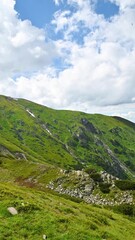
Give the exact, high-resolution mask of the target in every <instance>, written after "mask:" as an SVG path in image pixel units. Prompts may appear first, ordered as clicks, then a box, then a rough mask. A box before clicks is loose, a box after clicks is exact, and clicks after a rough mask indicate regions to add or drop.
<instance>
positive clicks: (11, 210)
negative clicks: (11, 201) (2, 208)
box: [7, 207, 18, 215]
mask: <svg viewBox="0 0 135 240" xmlns="http://www.w3.org/2000/svg"><path fill="white" fill-rule="evenodd" d="M7 210H8V211H9V212H10V213H11V215H17V214H18V212H17V210H16V209H15V208H14V207H9V208H8V209H7Z"/></svg>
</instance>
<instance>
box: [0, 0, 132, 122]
mask: <svg viewBox="0 0 135 240" xmlns="http://www.w3.org/2000/svg"><path fill="white" fill-rule="evenodd" d="M110 1H112V2H116V3H117V4H118V5H119V6H120V13H119V15H117V16H114V17H113V18H111V19H110V20H109V21H108V20H106V19H105V18H104V17H103V16H101V15H97V14H96V13H95V12H94V8H93V6H92V2H93V1H90V0H78V1H77V0H67V4H68V5H67V8H66V9H65V10H64V11H62V10H61V11H59V12H57V13H55V15H54V19H53V21H52V24H53V26H54V31H55V32H56V33H57V34H59V32H61V33H62V34H63V38H61V39H59V40H57V41H55V42H54V41H49V42H46V35H45V32H44V30H41V29H38V28H36V27H34V26H32V24H31V22H30V21H21V20H19V19H18V16H17V13H16V12H15V10H14V1H13V0H2V1H1V3H0V7H1V9H2V11H1V12H0V24H1V29H0V44H1V46H2V47H1V49H0V55H1V58H0V69H2V70H1V71H0V74H1V80H0V92H1V94H6V95H11V96H13V97H23V98H27V99H30V100H33V101H36V102H39V103H42V104H45V105H47V106H50V107H53V108H65V109H76V110H82V111H86V112H101V113H104V114H110V115H119V116H124V117H127V118H128V119H130V120H133V121H135V110H134V109H135V108H134V107H135V105H134V99H135V80H134V76H135V68H134V66H135V57H134V56H135V8H134V4H133V3H134V2H135V1H134V0H132V1H130V0H128V1H127V0H110ZM61 2H62V1H58V0H55V4H57V5H58V4H60V3H61ZM65 6H66V5H65ZM71 6H72V8H73V9H74V11H72V8H71ZM75 34H77V38H76V37H75V36H74V35H75ZM58 36H59V35H58ZM56 49H57V50H56ZM58 54H59V56H61V58H62V62H63V65H64V67H65V68H62V69H61V71H60V72H58V70H57V68H56V66H55V67H54V68H53V67H51V68H48V64H49V63H51V60H52V59H53V57H56V56H58ZM58 68H59V66H58ZM13 75H16V76H17V75H18V77H16V80H15V81H14V80H13Z"/></svg>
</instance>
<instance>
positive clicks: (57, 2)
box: [53, 0, 63, 5]
mask: <svg viewBox="0 0 135 240" xmlns="http://www.w3.org/2000/svg"><path fill="white" fill-rule="evenodd" d="M53 1H54V3H55V4H56V5H60V3H63V0H53Z"/></svg>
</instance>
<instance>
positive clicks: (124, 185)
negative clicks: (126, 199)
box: [115, 180, 135, 191]
mask: <svg viewBox="0 0 135 240" xmlns="http://www.w3.org/2000/svg"><path fill="white" fill-rule="evenodd" d="M115 185H116V187H118V188H119V189H120V190H123V191H126V190H135V182H133V181H129V180H116V181H115Z"/></svg>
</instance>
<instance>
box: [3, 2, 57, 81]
mask: <svg viewBox="0 0 135 240" xmlns="http://www.w3.org/2000/svg"><path fill="white" fill-rule="evenodd" d="M14 5H15V1H13V0H1V2H0V8H1V11H0V26H1V27H0V44H1V48H0V56H1V58H0V69H1V70H0V74H1V79H2V76H3V79H4V78H6V77H13V75H14V74H17V73H22V72H31V71H36V70H39V69H41V68H42V67H45V66H46V65H48V64H49V63H50V62H51V60H52V57H54V56H55V54H56V51H55V46H54V44H53V43H52V42H51V41H50V42H47V43H46V42H45V41H46V36H45V32H44V31H43V30H41V29H38V28H36V27H34V26H32V24H31V22H30V21H28V20H25V21H21V20H20V19H18V15H17V12H16V11H15V10H14ZM52 49H53V50H52Z"/></svg>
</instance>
